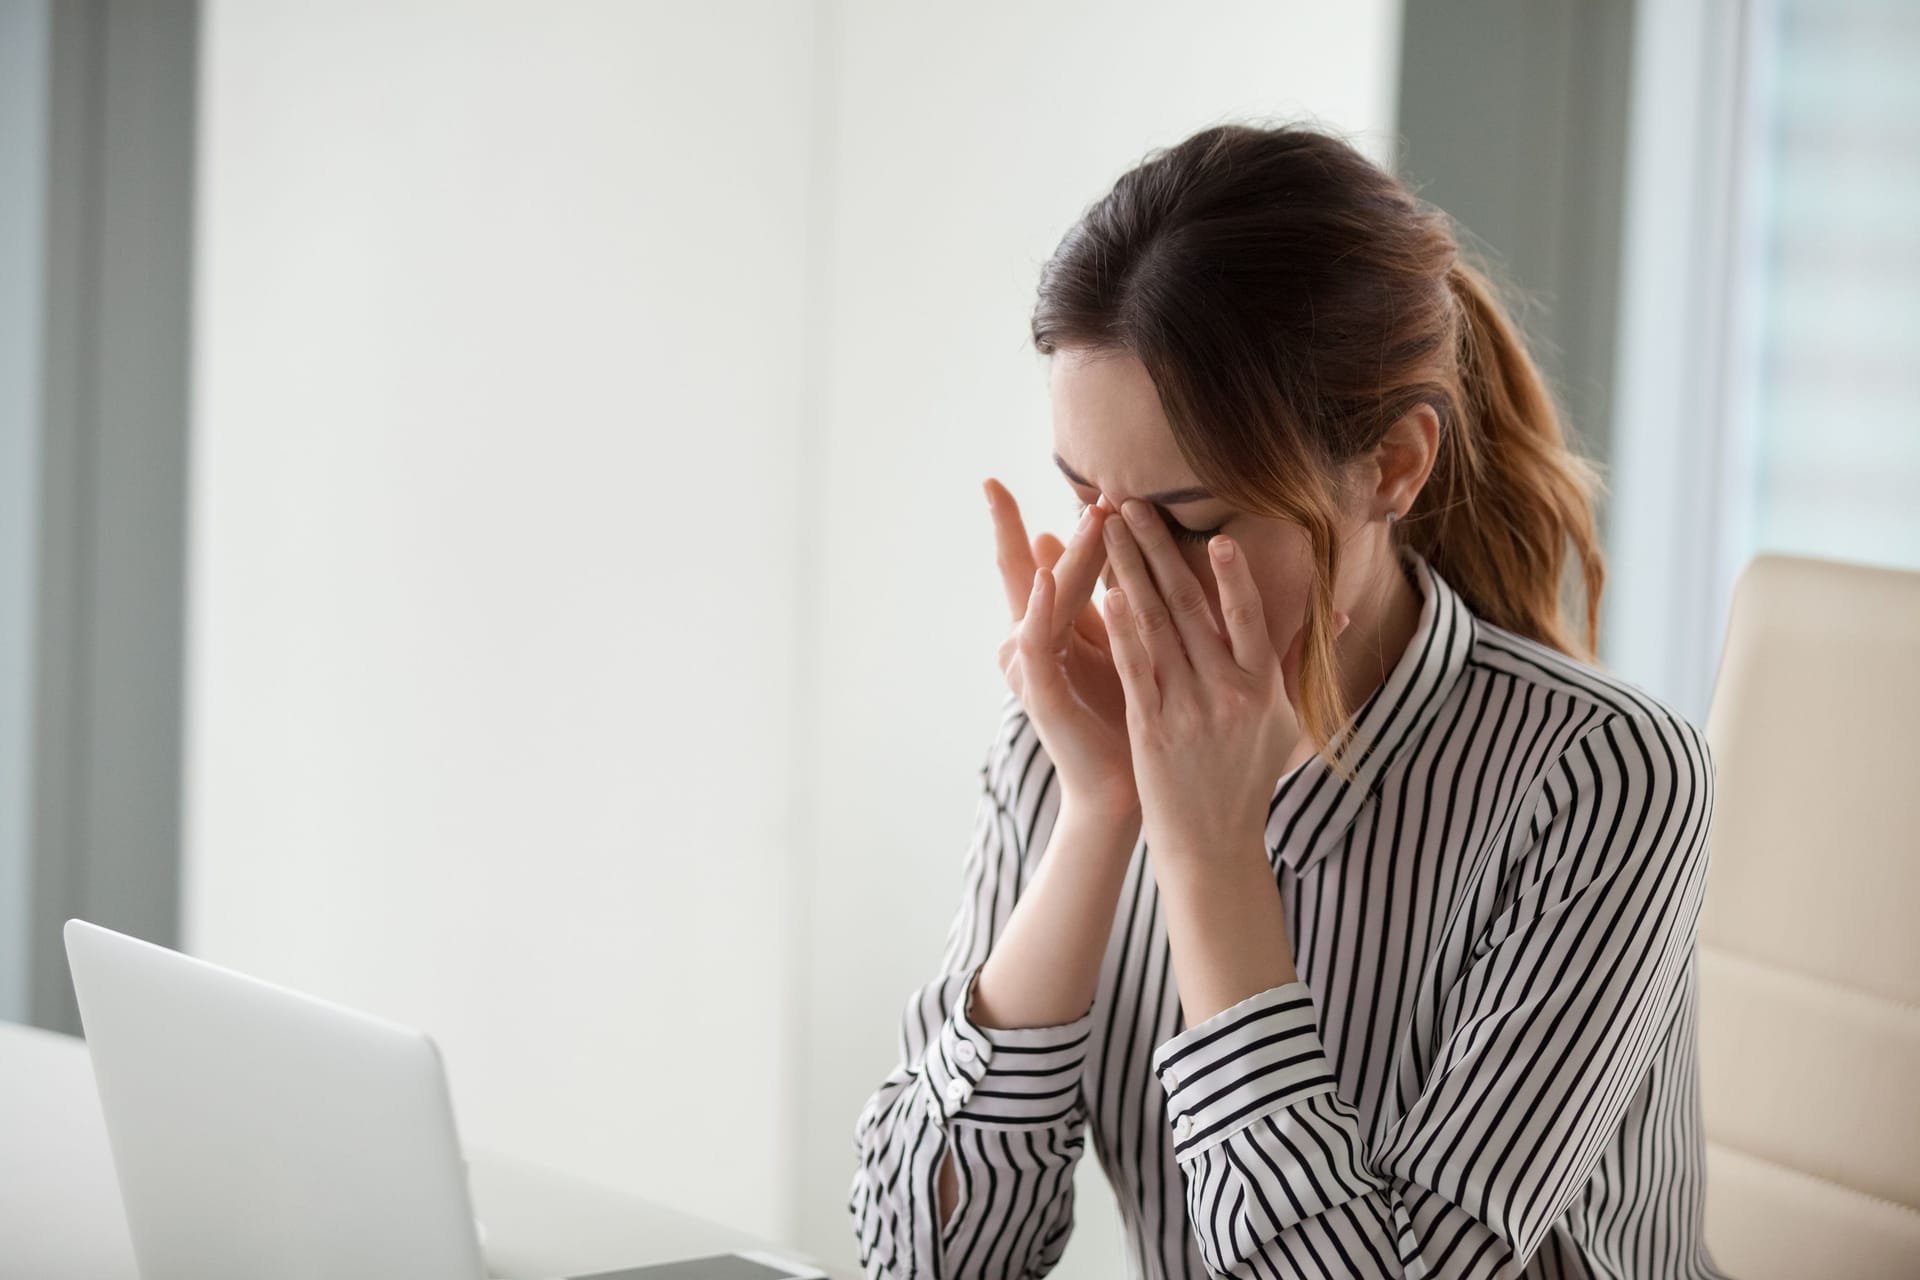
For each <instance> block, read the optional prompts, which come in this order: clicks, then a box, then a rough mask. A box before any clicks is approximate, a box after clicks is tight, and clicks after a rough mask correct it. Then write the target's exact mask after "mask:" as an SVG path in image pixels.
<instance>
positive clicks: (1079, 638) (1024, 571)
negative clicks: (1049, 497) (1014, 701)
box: [982, 479, 1140, 815]
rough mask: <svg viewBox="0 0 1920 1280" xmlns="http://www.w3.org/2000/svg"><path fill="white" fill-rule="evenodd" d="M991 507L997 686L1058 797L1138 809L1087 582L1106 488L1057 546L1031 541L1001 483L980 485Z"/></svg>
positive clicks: (1097, 552) (1099, 541)
mask: <svg viewBox="0 0 1920 1280" xmlns="http://www.w3.org/2000/svg"><path fill="white" fill-rule="evenodd" d="M982 487H983V488H984V489H985V490H986V493H987V503H988V505H989V506H990V507H991V509H992V511H993V525H994V542H995V547H996V552H997V555H996V562H997V563H998V565H999V566H1000V577H1001V581H1002V582H1003V583H1004V584H1005V586H1006V591H1007V603H1008V605H1009V607H1010V608H1011V609H1012V612H1013V625H1012V628H1011V630H1010V631H1009V632H1008V635H1007V638H1006V639H1005V640H1003V641H1001V643H1000V654H999V658H1000V670H1001V671H1002V672H1003V673H1004V674H1005V675H1006V677H1007V687H1008V688H1010V689H1012V690H1013V693H1014V696H1015V697H1017V698H1019V699H1020V703H1021V705H1022V706H1023V707H1024V708H1025V709H1026V712H1027V716H1028V718H1029V719H1031V720H1032V721H1033V726H1034V731H1035V732H1036V733H1037V734H1038V735H1039V737H1040V745H1041V746H1043V747H1045V748H1046V751H1047V757H1048V759H1050V760H1051V761H1052V762H1053V766H1054V769H1055V770H1056V771H1057V773H1058V775H1059V779H1060V788H1061V800H1062V802H1063V804H1064V803H1065V802H1066V801H1067V800H1069V799H1070V800H1072V801H1073V802H1074V804H1075V805H1077V806H1086V807H1087V808H1089V809H1090V810H1092V811H1096V812H1101V813H1105V814H1109V815H1121V814H1130V813H1132V812H1134V811H1136V810H1137V809H1138V808H1139V806H1140V800H1139V791H1138V790H1137V788H1136V787H1135V785H1134V779H1133V751H1132V747H1131V745H1130V743H1129V742H1128V738H1127V700H1126V692H1125V690H1124V688H1123V687H1122V686H1121V683H1120V673H1119V672H1118V671H1117V670H1116V669H1115V667H1114V665H1113V653H1112V651H1111V649H1110V648H1109V647H1108V642H1107V624H1106V622H1105V620H1104V619H1102V618H1101V617H1100V614H1099V611H1098V610H1097V609H1096V608H1095V607H1094V605H1093V589H1094V586H1095V584H1096V583H1097V582H1098V581H1099V577H1100V570H1101V569H1102V568H1103V567H1104V566H1105V564H1106V559H1107V553H1106V543H1105V540H1104V538H1103V536H1102V529H1103V527H1104V525H1105V522H1106V520H1107V518H1108V517H1109V516H1112V515H1114V514H1116V513H1115V512H1114V510H1113V508H1111V507H1110V506H1108V505H1107V500H1106V495H1104V494H1102V495H1101V497H1100V500H1099V501H1098V502H1097V503H1095V504H1094V505H1092V506H1090V507H1088V508H1087V510H1086V514H1085V515H1084V516H1083V517H1082V519H1081V521H1080V527H1079V528H1078V529H1076V530H1075V531H1074V534H1073V541H1072V542H1071V543H1070V544H1069V545H1067V546H1066V547H1064V548H1062V547H1061V546H1060V544H1059V542H1058V540H1057V539H1054V538H1053V537H1052V536H1051V535H1047V534H1042V535H1041V536H1040V537H1039V538H1038V539H1035V540H1034V541H1033V542H1032V543H1029V542H1028V540H1027V531H1026V525H1025V524H1024V523H1023V522H1022V520H1021V518H1020V506H1019V504H1018V503H1017V502H1015V501H1014V497H1013V495H1012V494H1011V493H1009V492H1008V491H1007V489H1006V487H1005V486H1004V485H1002V484H1001V483H1000V482H999V481H998V480H993V479H989V480H987V481H986V482H985V484H984V485H983V486H982Z"/></svg>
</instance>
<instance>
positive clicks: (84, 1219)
mask: <svg viewBox="0 0 1920 1280" xmlns="http://www.w3.org/2000/svg"><path fill="white" fill-rule="evenodd" d="M0 1134H5V1135H6V1139H5V1141H0V1260H4V1265H3V1266H0V1270H4V1271H5V1272H6V1274H8V1275H14V1274H19V1275H30V1276H36V1277H45V1278H46V1280H66V1278H67V1277H73V1278H74V1280H79V1278H80V1277H87V1278H88V1280H136V1277H137V1275H138V1272H137V1270H136V1269H135V1266H134V1261H133V1245H132V1242H131V1240H130V1239H129V1238H128V1235H127V1223H126V1215H125V1213H124V1212H123V1211H122V1209H121V1207H120V1188H119V1186H118V1184H117V1183H116V1182H115V1180H114V1172H113V1153H112V1151H111V1149H110V1148H109V1147H108V1145H107V1130H106V1124H105V1122H104V1121H103V1120H102V1119H101V1114H100V1099H99V1095H98V1094H96V1093H95V1092H94V1084H93V1064H92V1062H91V1061H90V1060H89V1059H88V1057H87V1046H86V1042H85V1041H83V1040H79V1039H77V1038H75V1037H73V1036H65V1035H57V1034H55V1033H52V1032H47V1031H41V1030H38V1029H36V1028H33V1027H22V1026H17V1025H14V1024H12V1023H0ZM467 1159H468V1165H469V1171H470V1174H471V1178H472V1189H473V1199H474V1213H475V1215H476V1216H477V1217H478V1218H479V1219H480V1221H481V1222H482V1223H483V1224H484V1225H485V1227H486V1232H487V1261H488V1264H489V1266H490V1267H491V1268H492V1270H494V1271H495V1272H496V1273H498V1274H499V1275H501V1276H505V1277H511V1278H512V1280H542V1278H543V1277H552V1276H567V1275H587V1274H591V1273H593V1272H596V1271H609V1270H613V1269H615V1268H618V1267H633V1266H641V1265H645V1264H647V1263H653V1262H668V1261H671V1260H673V1259H676V1258H687V1257H695V1256H698V1255H700V1254H703V1253H719V1252H723V1251H725V1250H728V1249H764V1250H767V1251H768V1252H772V1253H777V1254H780V1255H781V1256H783V1257H791V1258H794V1259H796V1260H797V1261H808V1262H812V1261H813V1260H812V1259H810V1258H807V1257H806V1256H805V1255H803V1254H800V1253H798V1252H796V1251H795V1250H792V1249H787V1248H784V1247H782V1246H779V1245H775V1244H770V1243H768V1242H766V1241H763V1240H759V1239H757V1238H755V1237H752V1236H749V1235H746V1234H745V1233H743V1232H740V1231H736V1230H733V1229H732V1228H729V1227H725V1226H721V1225H720V1224H718V1223H714V1222H708V1221H706V1220H705V1219H701V1218H696V1217H692V1216H690V1215H688V1214H684V1213H680V1212H677V1211H675V1210H673V1209H669V1208H667V1207H665V1206H664V1205H659V1204H655V1203H653V1202H651V1201H647V1200H642V1199H639V1198H637V1197H635V1196H630V1195H627V1194H624V1193H622V1192H619V1191H615V1190H613V1189H611V1188H608V1187H604V1186H601V1185H599V1184H597V1183H593V1182H589V1181H586V1180H583V1179H579V1178H573V1177H569V1176H568V1175H566V1174H562V1173H557V1172H555V1171H553V1170H550V1169H545V1168H541V1167H540V1166H538V1165H533V1164H529V1163H527V1162H525V1161H522V1160H518V1159H515V1158H513V1157H511V1156H506V1155H502V1154H500V1153H498V1152H490V1151H486V1150H484V1149H470V1150H469V1151H468V1152H467ZM814 1265H816V1266H822V1269H823V1270H825V1271H827V1272H829V1274H833V1275H835V1276H836V1277H838V1280H852V1278H851V1277H850V1276H848V1275H847V1274H846V1273H845V1272H836V1271H835V1270H834V1268H832V1267H828V1266H823V1265H822V1264H820V1263H817V1262H815V1263H814Z"/></svg>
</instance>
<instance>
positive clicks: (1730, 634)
mask: <svg viewBox="0 0 1920 1280" xmlns="http://www.w3.org/2000/svg"><path fill="white" fill-rule="evenodd" d="M1707 737H1708V740H1709V741H1710V742H1711V744H1712V747H1713V754H1714V761H1715V764H1716V766H1717V770H1716V775H1715V776H1716V788H1715V804H1714V819H1713V821H1714V827H1713V850H1712V862H1711V864H1710V870H1709V872H1708V877H1707V887H1706V902H1705V906H1704V907H1703V909H1702V917H1701V928H1700V1016H1701V1023H1700V1067H1701V1092H1702V1106H1703V1108H1704V1113H1705V1121H1706V1130H1707V1140H1708V1147H1707V1241H1708V1244H1709V1246H1710V1247H1711V1248H1712V1250H1713V1253H1714V1257H1715V1259H1716V1260H1717V1261H1718V1262H1720V1263H1721V1265H1722V1266H1724V1267H1725V1268H1726V1270H1727V1271H1728V1272H1729V1273H1730V1274H1732V1275H1734V1276H1736V1277H1738V1278H1739V1280H1776V1278H1778V1280H1789V1278H1791V1280H1807V1278H1808V1277H1818V1278H1819V1280H1841V1278H1844V1277H1867V1276H1872V1277H1894V1276H1902V1277H1920V573H1902V572H1897V571H1894V570H1890V569H1875V568H1868V567H1865V566H1862V565H1851V564H1843V563H1840V562H1837V561H1830V560H1809V559H1800V558H1794V557H1788V556H1774V555H1765V556H1760V557H1758V558H1757V559H1755V560H1754V561H1753V562H1752V563H1751V564H1749V565H1748V566H1747V568H1746V570H1745V571H1744V572H1743V573H1742V574H1741V576H1740V579H1739V582H1738V583H1737V585H1736V586H1735V588H1734V595H1733V608H1732V613H1731V618H1730V620H1729V623H1728V628H1727V640H1726V647H1725V650H1724V652H1723V653H1722V655H1721V660H1720V671H1719V675H1718V677H1717V679H1716V681H1715V684H1714V690H1713V707H1712V711H1711V712H1710V714H1709V716H1708V720H1707Z"/></svg>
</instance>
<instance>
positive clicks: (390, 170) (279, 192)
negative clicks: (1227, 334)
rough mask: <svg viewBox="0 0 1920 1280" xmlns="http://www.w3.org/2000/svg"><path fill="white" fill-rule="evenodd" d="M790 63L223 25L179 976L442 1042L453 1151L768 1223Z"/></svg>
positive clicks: (297, 14)
mask: <svg viewBox="0 0 1920 1280" xmlns="http://www.w3.org/2000/svg"><path fill="white" fill-rule="evenodd" d="M812 29H813V14H812V11H811V10H810V9H809V8H807V7H805V6H788V5H783V4H779V3H763V2H760V0H752V2H748V3H736V4H706V3H703V4H699V5H671V6H640V5H633V4H627V3H621V2H619V0H607V2H603V3H578V2H573V3H566V4H540V5H532V4H507V3H494V4H484V5H482V4H475V3H472V0H438V2H435V3H424V2H410V3H405V4H389V3H385V2H384V0H356V2H355V3H338V2H335V0H328V2H327V3H316V2H307V3H300V2H297V0H284V2H268V0H234V2H232V3H215V4H212V5H210V6H209V9H208V12H207V14H206V28H205V30H206V47H205V98H204V102H203V108H204V117H203V119H204V123H203V130H204V132H203V143H204V151H203V156H204V170H203V175H204V176H203V183H202V186H201V189H200V196H201V204H200V235H201V242H200V247H201V268H200V271H201V274H200V277H199V294H198V300H199V306H200V312H199V317H198V335H197V336H198V352H197V360H196V371H197V378H198V385H197V390H196V410H197V414H196V429H197V440H196V443H195V454H194V472H193V485H192V488H193V491H194V495H195V496H194V503H193V520H192V525H193V528H192V538H193V545H194V553H193V556H194V558H193V563H192V578H193V583H192V592H191V593H192V598H193V605H192V623H191V628H190V631H191V642H192V660H191V668H190V681H189V683H190V687H191V691H190V695H189V697H190V703H191V725H192V727H191V732H190V737H191V746H190V753H191V754H190V758H189V759H190V763H189V776H190V779H191V781H190V809H191V812H190V817H189V820H188V832H189V835H188V853H187V857H186V862H187V867H186V873H187V877H188V881H189V887H188V889H187V891H186V921H185V925H186V936H187V939H188V941H189V945H190V946H192V947H193V948H194V949H196V950H198V951H201V952H203V953H204V954H206V955H208V956H209V957H211V958H214V959H216V960H223V961H226V962H230V963H233V964H236V965H240V966H243V967H246V968H249V969H253V970H256V971H258V972H260V973H262V974H265V975H267V976H270V977H275V978H279V979H281V980H284V981H287V982H290V983H294V984H297V985H299V986H302V987H306V988H309V989H311V990H313V991H315V992H318V993H320V994H325V995H331V996H333V997H335V998H337V999H341V1000H344V1001H347V1002H350V1003H353V1004H356V1005H359V1006H362V1007H365V1008H368V1009H371V1010H374V1011H376V1012H380V1013H383V1014H386V1015H388V1016H391V1017H396V1018H399V1019H402V1020H405V1021H409V1022H412V1023H415V1024H417V1025H421V1026H424V1027H426V1028H428V1029H430V1030H432V1031H433V1032H434V1033H435V1034H436V1035H438V1036H439V1038H440V1040H441V1043H442V1047H443V1049H444V1050H445V1052H446V1054H447V1057H448V1060H449V1064H450V1073H451V1077H452V1080H453V1086H454V1093H455V1104H456V1107H457V1108H458V1111H459V1115H460V1119H461V1123H462V1126H463V1129H464V1131H465V1132H466V1134H467V1135H468V1136H469V1137H470V1138H472V1139H473V1140H475V1141H478V1142H488V1143H492V1144H495V1145H500V1146H506V1147H509V1148H512V1149H514V1150H518V1151H521V1152H523V1153H525V1154H527V1155H528V1156H530V1157H533V1158H537V1159H546V1160H549V1161H552V1162H556V1163H559V1164H562V1165H565V1166H567V1167H569V1168H572V1169H575V1170H578V1171H580V1172H582V1173H585V1174H588V1175H590V1176H594V1177H598V1178H601V1179H604V1180H606V1181H608V1182H612V1183H617V1184H620V1185H623V1186H627V1187H631V1188H633V1189H635V1190H637V1191H640V1192H642V1193H645V1194H648V1195H652V1196H655V1197H657V1198H659V1199H661V1200H665V1201H668V1202H670V1203H675V1204H679V1205H682V1206H684V1207H687V1208H689V1209H691V1210H693V1211H695V1212H706V1213H711V1214H724V1215H725V1216H727V1217H728V1218H730V1219H733V1220H736V1221H738V1222H739V1223H740V1224H741V1225H743V1226H745V1227H748V1228H750V1229H756V1230H773V1229H776V1228H777V1227H780V1226H782V1225H783V1222H782V1220H781V1214H782V1211H783V1210H784V1207H785V1203H784V1198H783V1197H784V1195H785V1176H784V1175H785V1169H786V1165H787V1155H786V1150H785V1144H786V1143H787V1142H788V1141H790V1139H791V1128H790V1126H789V1125H788V1123H787V1116H786V1113H785V1105H786V1104H785V1100H784V1098H783V1097H782V1096H781V1095H780V1093H779V1091H778V1089H777V1088H776V1083H777V1080H778V1075H779V1072H780V1071H781V1070H783V1064H782V1061H781V1060H782V1058H783V1057H784V1056H785V1046H786V1044H787V1043H788V1041H789V1039H790V1036H789V1035H788V1033H787V1032H786V1031H785V1030H784V1029H783V1027H782V1025H781V1016H782V1010H783V1008H785V1007H787V1006H788V1005H789V1003H790V1002H788V1001H787V1000H786V998H785V997H786V994H787V993H786V991H785V989H784V988H783V985H782V978H783V975H784V974H786V973H787V971H788V968H789V966H787V965H786V964H785V963H784V962H783V959H782V958H783V957H784V956H786V955H787V954H788V951H789V943H788V941H787V938H786V935H785V929H786V921H787V918H788V912H787V909H786V904H787V903H788V902H790V901H791V900H792V899H793V896H794V894H795V892H796V890H795V887H794V885H793V883H792V880H791V877H792V874H793V871H794V866H793V851H794V844H793V842H792V840H791V838H790V834H789V833H790V831H791V829H792V824H791V821H790V819H789V816H788V814H787V812H786V804H787V793H788V779H789V763H788V762H789V758H790V748H789V742H788V739H789V721H788V717H789V714H790V711H789V709H790V706H791V695H792V687H793V663H792V652H793V650H792V645H791V642H790V636H791V632H792V625H793V624H792V618H793V615H794V608H795V602H796V596H797V594H798V592H799V591H800V590H801V589H802V588H801V583H800V582H799V581H798V580H797V578H796V575H795V560H794V552H793V544H792V530H793V529H794V527H795V525H796V523H797V522H799V521H800V520H801V519H802V518H803V511H804V504H803V502H802V495H801V494H800V493H799V492H798V491H797V489H796V488H795V486H794V485H793V483H792V477H793V474H794V471H795V468H796V466H797V465H798V461H799V457H800V454H801V452H802V446H803V437H802V435H801V433H800V432H799V431H798V429H797V423H798V419H797V416H796V405H797V404H798V403H799V402H800V400H801V398H802V391H803V387H804V378H803V371H804V368H805V363H806V360H807V358H808V354H809V352H808V346H807V335H808V334H809V333H810V331H811V329H812V322H811V319H810V317H811V316H812V315H813V308H812V306H811V304H809V302H808V301H807V297H806V294H805V289H804V286H805V278H806V275H805V273H806V269H807V264H808V261H809V254H808V250H807V235H808V222H807V218H806V209H807V199H808V190H809V186H808V184H809V182H810V181H811V173H812V150H811V149H812V125H811V113H810V112H809V110H808V103H809V100H810V98H809V95H810V92H811V77H812V75H813V62H812V59H811V57H810V55H809V41H810V39H811V33H812ZM723 1135H724V1141H723V1140H722V1136H723ZM743 1146H744V1147H745V1148H748V1149H749V1150H750V1151H751V1154H750V1155H748V1156H747V1157H745V1158H743V1157H742V1154H741V1148H742V1147H743Z"/></svg>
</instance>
